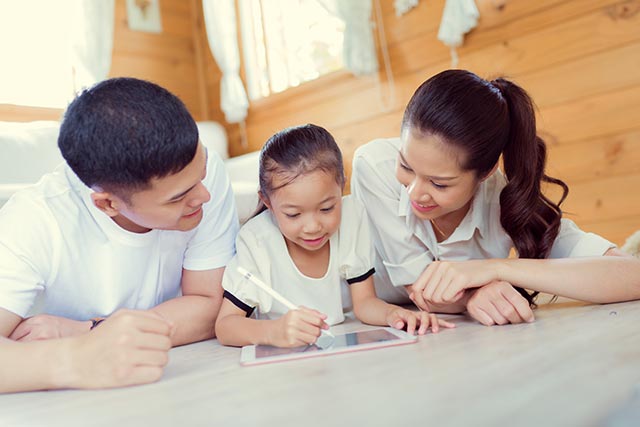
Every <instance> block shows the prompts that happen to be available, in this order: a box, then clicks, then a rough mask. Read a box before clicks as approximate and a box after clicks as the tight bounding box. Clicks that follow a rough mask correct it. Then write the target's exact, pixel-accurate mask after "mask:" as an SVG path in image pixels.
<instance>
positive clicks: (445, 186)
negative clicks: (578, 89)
mask: <svg viewBox="0 0 640 427" xmlns="http://www.w3.org/2000/svg"><path fill="white" fill-rule="evenodd" d="M431 185H433V186H434V187H436V188H438V189H440V190H442V189H445V188H447V187H448V185H443V184H438V183H437V182H433V181H431Z"/></svg>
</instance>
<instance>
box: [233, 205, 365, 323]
mask: <svg viewBox="0 0 640 427" xmlns="http://www.w3.org/2000/svg"><path fill="white" fill-rule="evenodd" d="M284 239H285V238H284V236H283V235H282V233H281V232H280V229H279V228H278V224H277V223H276V221H275V219H274V218H273V215H271V212H270V211H265V212H262V213H261V214H260V215H258V216H257V217H255V218H252V219H251V220H249V221H248V222H247V223H246V224H245V225H244V226H243V227H242V228H241V229H240V232H239V233H238V239H237V241H236V247H237V250H238V252H237V254H236V256H235V257H234V258H233V259H232V260H231V262H229V265H228V266H227V269H226V270H225V273H224V277H223V279H222V286H223V288H224V289H225V297H226V298H227V299H228V300H229V301H231V302H232V303H234V304H235V305H236V306H237V307H238V308H240V309H242V310H244V311H245V312H246V313H247V316H250V315H251V314H252V312H253V310H254V309H256V308H257V309H258V317H260V318H267V319H275V318H278V317H280V316H282V315H283V314H285V313H286V312H287V311H289V310H288V309H287V308H286V307H285V306H284V305H283V304H282V303H280V302H279V301H276V300H274V299H273V298H272V297H271V296H270V295H269V294H267V293H266V292H264V291H262V290H260V289H259V288H257V287H256V286H255V285H253V284H252V283H251V282H249V281H248V280H247V279H245V278H244V276H242V275H241V274H240V273H238V272H237V267H243V268H245V269H246V270H248V271H250V272H251V273H252V274H254V275H255V276H256V277H258V278H259V279H260V280H262V281H263V282H265V283H266V284H267V285H269V286H271V287H272V288H273V289H274V290H275V291H277V292H278V293H280V294H281V295H282V296H284V297H285V298H287V299H288V300H289V301H291V302H292V303H294V304H296V305H299V306H305V307H308V308H313V309H316V310H318V311H320V312H321V313H324V314H326V315H327V316H328V318H327V320H326V322H327V323H328V324H330V325H335V324H337V323H340V322H342V321H343V320H344V314H343V306H344V307H348V306H349V305H350V302H346V301H343V297H344V296H345V291H346V294H347V295H348V289H347V283H350V284H351V283H357V282H361V281H363V280H365V279H366V278H368V277H369V276H371V275H372V274H373V273H374V269H373V245H372V243H371V239H370V235H369V222H368V220H367V217H366V212H365V211H364V207H362V206H361V205H360V203H358V202H357V200H355V199H353V198H352V197H349V196H347V197H343V199H342V218H341V222H340V228H339V230H338V231H337V232H336V233H335V234H334V235H333V236H331V238H330V239H329V245H331V246H330V255H329V267H328V268H327V272H326V274H325V275H324V277H322V278H319V279H315V278H311V277H307V276H305V275H304V274H302V273H301V272H300V270H298V268H297V267H296V265H295V263H294V262H293V260H292V259H291V256H290V255H289V251H288V250H287V245H286V243H285V240H284ZM341 294H342V295H343V297H341Z"/></svg>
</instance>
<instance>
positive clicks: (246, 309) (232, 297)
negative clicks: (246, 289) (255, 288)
mask: <svg viewBox="0 0 640 427" xmlns="http://www.w3.org/2000/svg"><path fill="white" fill-rule="evenodd" d="M223 295H224V297H225V298H226V299H228V300H229V301H231V302H232V303H233V305H235V306H236V307H238V308H239V309H240V310H242V311H244V312H245V313H247V316H246V317H249V316H251V314H252V313H253V310H255V309H256V308H255V307H251V306H248V305H247V304H245V303H243V302H242V301H240V300H239V299H238V298H236V296H235V295H233V294H232V293H231V292H229V291H226V290H225V291H224V294H223Z"/></svg>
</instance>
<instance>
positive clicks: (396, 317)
mask: <svg viewBox="0 0 640 427" xmlns="http://www.w3.org/2000/svg"><path fill="white" fill-rule="evenodd" d="M387 324H388V325H389V326H391V327H392V328H395V329H404V328H405V325H406V329H407V333H408V334H409V335H413V334H414V333H415V332H416V326H419V328H418V330H417V333H418V335H424V334H426V333H427V331H428V330H429V326H431V331H432V332H433V333H434V334H437V333H438V332H439V331H440V326H442V327H445V328H455V327H456V325H454V324H453V323H451V322H447V321H446V320H442V319H438V318H437V316H436V315H435V314H433V313H429V312H426V311H411V310H407V309H404V308H402V307H396V306H394V308H392V309H391V310H389V313H388V314H387Z"/></svg>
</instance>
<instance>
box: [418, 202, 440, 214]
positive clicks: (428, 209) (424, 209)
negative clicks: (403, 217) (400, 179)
mask: <svg viewBox="0 0 640 427" xmlns="http://www.w3.org/2000/svg"><path fill="white" fill-rule="evenodd" d="M411 206H413V208H414V209H415V210H417V211H418V212H431V211H432V210H434V209H435V208H437V207H438V205H432V206H424V205H421V204H419V203H418V202H414V201H411Z"/></svg>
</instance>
